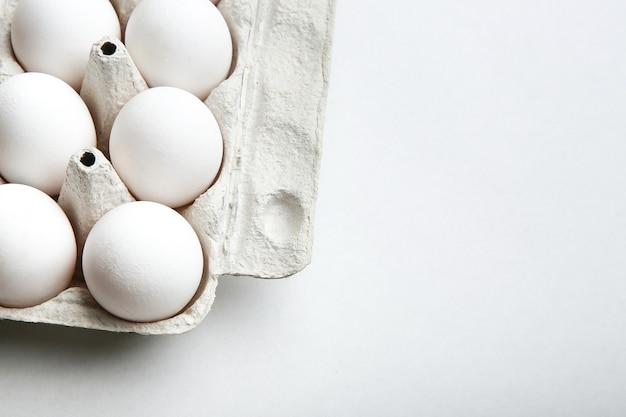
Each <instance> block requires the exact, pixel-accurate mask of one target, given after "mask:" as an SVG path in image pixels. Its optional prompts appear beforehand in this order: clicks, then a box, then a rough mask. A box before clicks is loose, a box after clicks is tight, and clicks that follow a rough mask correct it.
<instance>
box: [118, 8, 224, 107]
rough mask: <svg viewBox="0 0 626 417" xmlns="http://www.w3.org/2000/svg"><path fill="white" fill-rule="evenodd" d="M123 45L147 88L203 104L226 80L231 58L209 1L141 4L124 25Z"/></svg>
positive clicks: (221, 19) (217, 15) (218, 15)
mask: <svg viewBox="0 0 626 417" xmlns="http://www.w3.org/2000/svg"><path fill="white" fill-rule="evenodd" d="M125 44H126V48H127V49H128V52H129V53H130V55H131V57H132V58H133V60H134V61H135V64H136V65H137V68H139V71H140V72H141V74H142V75H143V77H144V78H145V80H146V82H147V83H148V85H149V86H151V87H156V86H164V85H165V86H172V87H178V88H182V89H184V90H187V91H189V92H191V93H193V94H194V95H196V96H197V97H199V98H200V99H202V100H204V99H205V98H206V97H207V96H208V95H209V92H210V91H211V90H212V89H213V88H215V87H216V86H217V85H218V84H219V83H220V82H222V81H223V80H224V79H226V77H227V76H228V72H229V70H230V65H231V61H232V57H233V49H232V39H231V36H230V31H229V29H228V26H227V24H226V21H225V20H224V17H223V16H222V14H221V13H220V12H219V10H218V9H217V7H216V6H215V5H214V4H213V3H212V2H211V1H209V0H178V1H175V2H174V1H171V0H143V1H142V2H141V3H139V5H138V6H137V7H136V8H135V10H133V12H132V14H131V15H130V18H129V19H128V24H127V26H126V34H125Z"/></svg>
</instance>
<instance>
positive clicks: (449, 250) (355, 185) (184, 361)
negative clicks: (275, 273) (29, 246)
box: [0, 0, 626, 417]
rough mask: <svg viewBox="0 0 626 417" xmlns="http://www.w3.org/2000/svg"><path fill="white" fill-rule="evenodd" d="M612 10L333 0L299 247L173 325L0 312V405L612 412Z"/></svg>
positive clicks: (624, 66) (618, 257)
mask: <svg viewBox="0 0 626 417" xmlns="http://www.w3.org/2000/svg"><path fill="white" fill-rule="evenodd" d="M624 22H626V2H624V1H622V0H615V1H611V0H602V1H599V0H588V1H587V0H569V1H565V0H563V1H559V0H524V1H522V0H507V1H502V0H473V1H462V0H437V1H421V0H415V1H396V2H380V1H373V0H360V1H356V0H339V1H338V5H337V16H336V29H335V42H334V53H333V63H332V70H331V88H330V91H329V96H328V108H327V118H326V130H325V139H324V155H323V165H322V171H321V180H320V194H319V199H318V204H317V217H316V236H315V246H314V252H313V262H312V264H311V265H310V266H308V267H307V268H306V269H305V270H304V271H303V272H302V273H300V274H298V275H296V276H294V277H292V278H289V279H287V280H279V281H271V282H268V281H259V280H253V279H249V278H236V279H223V280H221V281H220V285H219V288H218V292H217V300H216V302H215V304H214V308H213V310H212V311H211V313H209V316H208V317H207V318H206V320H205V321H204V322H203V323H202V324H201V325H200V326H199V327H197V328H196V329H194V330H193V331H191V332H190V333H187V334H185V335H181V336H167V337H144V336H138V335H115V334H108V333H103V332H95V331H85V330H79V329H67V328H62V327H54V326H46V325H28V324H24V323H13V322H0V415H2V416H5V415H6V416H37V415H47V416H71V415H76V416H79V415H80V416H140V415H145V416H209V415H212V416H237V417H241V416H284V417H294V416H333V417H334V416H359V417H365V416H451V417H452V416H454V417H456V416H498V417H500V416H529V415H532V416H550V417H554V416H568V417H569V416H624V415H626V396H625V395H624V389H625V387H626V279H625V278H626V256H625V249H626V187H625V186H624V183H625V179H626V30H625V26H624Z"/></svg>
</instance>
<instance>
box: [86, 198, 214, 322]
mask: <svg viewBox="0 0 626 417" xmlns="http://www.w3.org/2000/svg"><path fill="white" fill-rule="evenodd" d="M203 265H204V258H203V254H202V247H201V245H200V241H199V240H198V237H197V235H196V234H195V232H194V230H193V229H192V227H191V226H190V225H189V223H188V222H187V221H186V220H185V219H184V218H183V217H182V216H181V215H180V214H178V213H177V212H176V211H175V210H173V209H171V208H169V207H166V206H164V205H162V204H159V203H154V202H149V201H137V202H132V203H126V204H124V205H121V206H118V207H116V208H114V209H112V210H111V211H109V212H107V213H106V214H105V215H104V216H102V217H101V218H100V220H98V221H97V222H96V224H95V225H94V227H93V228H92V229H91V231H90V232H89V235H88V236H87V240H86V242H85V248H84V250H83V260H82V266H83V274H84V276H85V282H86V283H87V287H88V288H89V291H90V292H91V294H92V295H93V297H94V298H95V299H96V301H97V302H98V303H99V304H100V305H101V306H102V307H103V308H104V309H105V310H107V311H108V312H110V313H111V314H113V315H115V316H118V317H120V318H123V319H126V320H129V321H137V322H151V321H157V320H162V319H166V318H168V317H171V316H173V315H175V314H176V313H178V312H180V311H181V310H182V309H183V308H184V307H185V306H186V305H187V304H188V303H189V301H190V300H191V299H192V297H193V296H194V294H195V293H196V291H197V289H198V286H199V285H200V281H201V278H202V272H203V268H204V266H203Z"/></svg>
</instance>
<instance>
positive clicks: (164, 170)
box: [109, 87, 223, 208]
mask: <svg viewBox="0 0 626 417" xmlns="http://www.w3.org/2000/svg"><path fill="white" fill-rule="evenodd" d="M109 151H110V154H111V162H112V164H113V167H114V168H115V170H116V171H117V173H118V174H119V176H120V178H121V179H122V181H123V182H124V183H125V184H126V186H127V187H128V189H129V191H130V192H131V193H132V194H133V195H134V196H135V198H137V199H138V200H150V201H156V202H159V203H162V204H165V205H167V206H169V207H174V208H175V207H180V206H183V205H185V204H188V203H191V202H193V201H194V199H195V198H196V197H198V196H199V195H200V194H201V193H203V192H204V191H205V190H207V189H208V188H209V186H210V185H211V184H212V183H213V181H214V180H215V177H216V176H217V173H218V171H219V168H220V165H221V162H222V154H223V141H222V134H221V132H220V128H219V126H218V124H217V121H216V120H215V117H214V116H213V113H211V111H210V110H209V108H208V107H207V106H205V105H204V103H202V102H201V101H200V100H199V99H198V98H197V97H195V96H194V95H192V94H191V93H188V92H187V91H184V90H181V89H179V88H175V87H155V88H150V89H147V90H144V91H143V92H141V93H139V94H137V95H136V96H134V97H133V98H132V99H131V100H130V101H128V103H126V105H124V107H123V108H122V109H121V110H120V112H119V114H118V115H117V117H116V119H115V121H114V122H113V126H112V128H111V136H110V139H109Z"/></svg>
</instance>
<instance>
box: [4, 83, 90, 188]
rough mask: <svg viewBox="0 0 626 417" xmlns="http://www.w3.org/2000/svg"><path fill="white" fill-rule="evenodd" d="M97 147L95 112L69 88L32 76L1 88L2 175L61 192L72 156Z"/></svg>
mask: <svg viewBox="0 0 626 417" xmlns="http://www.w3.org/2000/svg"><path fill="white" fill-rule="evenodd" d="M90 146H96V130H95V127H94V123H93V120H92V118H91V114H90V113H89V110H88V109H87V106H86V105H85V103H84V102H83V101H82V100H81V98H80V96H79V95H78V93H76V91H74V90H73V89H72V88H71V87H70V86H69V85H68V84H66V83H65V82H63V81H61V80H60V79H58V78H56V77H53V76H51V75H48V74H42V73H36V72H27V73H23V74H19V75H15V76H13V77H11V78H9V79H7V80H5V81H4V82H3V83H2V84H0V176H2V177H3V178H4V179H5V180H7V181H8V182H15V183H20V184H26V185H30V186H33V187H36V188H39V189H40V190H42V191H44V192H45V193H47V194H49V195H51V196H55V195H58V194H59V191H60V190H61V185H62V184H63V181H64V179H65V171H66V167H67V163H68V161H69V158H70V156H71V155H72V154H73V153H74V152H76V151H78V150H80V149H82V148H86V147H90Z"/></svg>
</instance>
